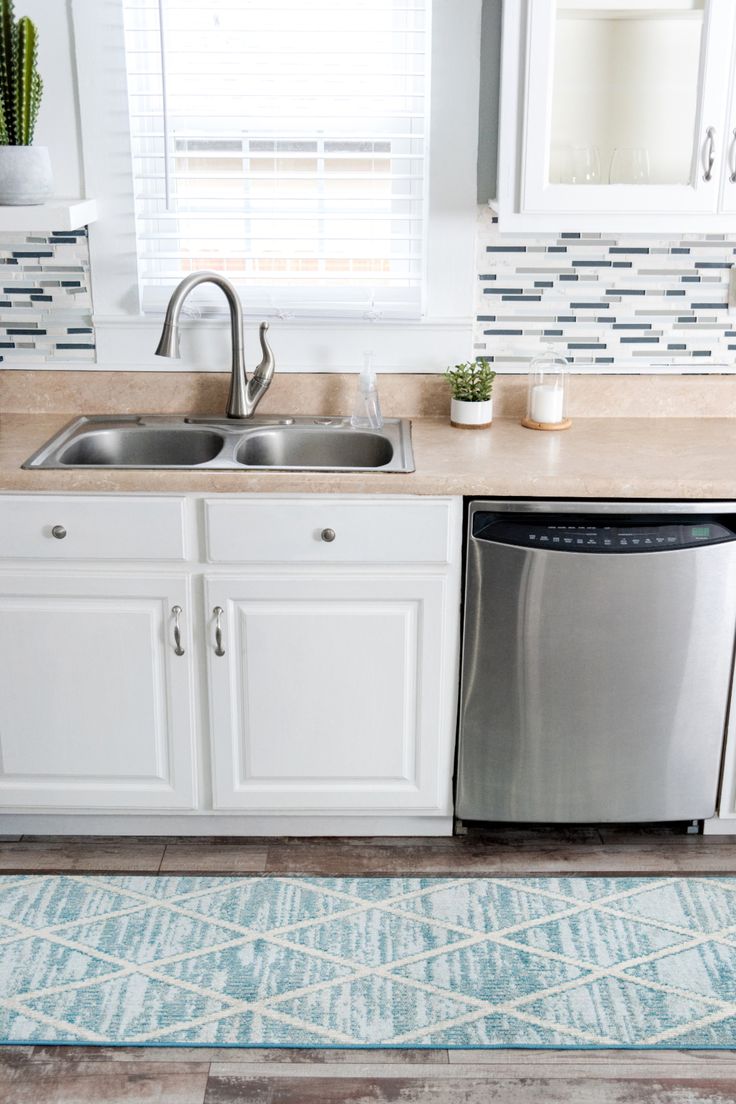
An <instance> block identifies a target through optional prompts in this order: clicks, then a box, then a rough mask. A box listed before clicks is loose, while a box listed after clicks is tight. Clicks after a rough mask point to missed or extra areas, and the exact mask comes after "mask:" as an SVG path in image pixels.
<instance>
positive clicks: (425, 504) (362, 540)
mask: <svg viewBox="0 0 736 1104" xmlns="http://www.w3.org/2000/svg"><path fill="white" fill-rule="evenodd" d="M452 506H453V503H452V500H450V499H440V500H437V499H416V500H414V499H401V500H397V499H392V500H389V501H386V500H385V499H383V500H377V499H371V498H363V499H344V498H331V497H329V496H327V497H324V498H314V497H310V498H308V499H307V498H305V499H275V498H272V499H263V498H261V499H258V500H254V499H250V500H247V501H243V499H225V500H214V499H209V500H208V501H207V502H206V503H205V516H206V531H207V556H208V559H209V560H210V562H211V563H401V562H407V563H408V562H411V563H447V562H448V561H449V560H450V558H451V555H450V550H451V548H452V547H453V544H452V541H451V535H452V527H451V518H452V517H454V511H453V509H452ZM456 520H457V528H458V531H459V527H460V522H459V519H456ZM332 534H334V537H332ZM330 537H332V539H329V538H330Z"/></svg>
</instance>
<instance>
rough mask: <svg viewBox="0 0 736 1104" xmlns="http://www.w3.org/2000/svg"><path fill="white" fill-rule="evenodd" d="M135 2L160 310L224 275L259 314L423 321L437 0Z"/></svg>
mask: <svg viewBox="0 0 736 1104" xmlns="http://www.w3.org/2000/svg"><path fill="white" fill-rule="evenodd" d="M123 5H124V12H125V25H126V52H127V66H128V88H129V106H130V121H131V140H132V151H133V172H134V177H135V193H136V215H137V228H138V241H139V271H140V279H141V284H142V288H143V297H144V303H150V304H152V305H154V306H157V307H158V306H160V304H161V299H162V296H163V295H165V293H166V290H167V288H170V287H171V286H172V285H173V283H174V282H176V281H178V280H179V279H181V278H182V277H183V276H185V275H187V274H188V273H189V272H191V271H195V270H196V269H197V268H205V267H206V268H214V269H216V270H220V271H222V272H223V273H225V274H226V275H228V277H229V278H230V279H232V280H233V281H234V282H235V283H236V284H237V283H240V284H242V285H243V286H244V287H247V297H246V299H247V304H248V306H249V307H250V308H254V309H263V310H266V311H268V310H272V311H274V312H276V313H278V312H279V310H280V309H281V308H282V305H283V304H286V306H285V307H284V309H287V308H288V312H289V313H297V314H299V313H313V314H316V315H317V316H320V317H322V316H325V317H326V316H327V315H329V314H344V315H346V316H350V315H355V314H357V315H358V316H360V317H380V316H382V315H384V314H385V316H386V317H391V318H396V317H407V316H416V315H417V314H418V313H419V311H420V308H421V291H422V274H423V269H424V206H425V191H426V172H425V156H426V133H427V119H426V115H425V113H426V108H427V106H428V100H427V87H426V81H427V76H426V69H427V64H428V56H429V55H428V49H429V43H428V22H429V18H428V16H429V0H333V2H332V3H330V0H270V2H268V3H265V2H264V0H123ZM219 303H220V299H218V297H217V296H215V297H214V299H213V304H214V308H215V309H218V304H219Z"/></svg>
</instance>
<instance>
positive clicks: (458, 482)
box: [0, 413, 736, 499]
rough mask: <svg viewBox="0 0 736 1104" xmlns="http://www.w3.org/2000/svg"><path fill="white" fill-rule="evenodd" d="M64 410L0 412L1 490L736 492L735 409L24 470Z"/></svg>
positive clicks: (434, 428)
mask: <svg viewBox="0 0 736 1104" xmlns="http://www.w3.org/2000/svg"><path fill="white" fill-rule="evenodd" d="M74 417H75V415H74V414H58V413H57V414H0V492H2V491H25V492H30V491H44V492H47V493H48V492H54V491H57V492H70V491H77V492H88V491H96V492H100V491H103V492H121V491H122V492H126V491H127V492H141V491H143V492H153V493H166V492H169V491H174V492H186V491H191V492H197V491H199V492H206V493H224V494H233V493H238V492H242V493H252V492H254V491H262V492H267V493H269V494H279V493H285V494H294V493H312V494H371V493H374V494H421V495H503V496H513V497H523V496H530V497H547V498H550V497H556V496H559V497H563V498H577V497H580V498H652V499H654V498H683V499H688V498H690V499H696V498H703V499H718V498H723V499H736V418H664V417H660V418H577V419H575V423H574V425H573V427H572V429H570V430H568V431H566V432H562V433H543V432H535V431H533V430H528V429H524V428H522V427H521V426H520V425H519V424H518V422H517V421H515V420H512V419H509V418H499V419H496V420H495V421H494V423H493V427H492V429H490V430H462V429H453V428H452V427H451V426H450V424H449V422H448V421H447V419H445V418H415V419H413V420H412V440H413V445H414V458H415V462H416V471H415V472H412V473H411V474H406V475H402V474H398V473H395V474H389V473H379V472H375V473H373V472H369V473H366V472H355V473H346V472H324V473H321V472H265V471H103V470H84V469H80V468H76V469H68V470H65V471H58V470H56V471H52V470H48V471H44V470H35V471H23V470H22V469H21V466H20V465H21V464H22V463H23V461H24V460H25V459H27V457H29V456H30V455H31V454H32V453H33V452H35V451H36V449H38V448H40V446H41V445H42V444H43V443H44V442H45V441H46V440H48V438H49V437H51V436H52V435H53V434H54V433H55V432H56V431H57V430H58V429H60V428H61V426H63V425H65V424H66V423H67V422H69V421H71V420H72V418H74Z"/></svg>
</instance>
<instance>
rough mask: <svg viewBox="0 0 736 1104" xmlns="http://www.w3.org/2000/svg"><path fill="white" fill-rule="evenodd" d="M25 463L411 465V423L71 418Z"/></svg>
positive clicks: (401, 468) (306, 467)
mask: <svg viewBox="0 0 736 1104" xmlns="http://www.w3.org/2000/svg"><path fill="white" fill-rule="evenodd" d="M23 467H24V468H183V469H187V470H188V469H191V470H194V469H196V470H212V471H219V470H224V471H227V470H236V471H243V470H248V469H260V470H263V469H271V470H290V471H310V470H323V471H324V470H328V471H384V472H385V471H390V472H411V471H414V457H413V454H412V448H411V424H410V422H409V421H408V419H406V418H387V419H386V420H385V422H384V425H383V427H382V428H381V429H380V430H379V429H375V430H374V429H371V430H363V429H354V428H353V427H352V426H351V424H350V419H349V418H342V417H334V418H329V417H304V416H300V417H293V418H292V417H288V416H283V417H278V416H273V417H267V416H263V417H252V418H248V419H247V420H242V421H241V420H239V419H232V420H231V419H228V418H221V417H219V416H213V417H207V416H204V415H197V416H190V417H184V416H181V415H180V416H176V415H135V414H130V415H123V416H120V417H111V416H109V415H108V416H105V415H99V416H85V417H81V418H76V419H75V420H74V421H73V422H70V423H69V425H67V426H65V427H64V428H63V429H62V430H60V432H59V433H57V434H56V435H55V436H54V437H52V438H51V439H50V440H49V441H47V442H46V444H45V445H43V446H42V447H41V448H40V449H39V450H38V451H37V452H35V453H34V454H33V456H30V457H29V458H28V460H26V462H25V463H24V464H23Z"/></svg>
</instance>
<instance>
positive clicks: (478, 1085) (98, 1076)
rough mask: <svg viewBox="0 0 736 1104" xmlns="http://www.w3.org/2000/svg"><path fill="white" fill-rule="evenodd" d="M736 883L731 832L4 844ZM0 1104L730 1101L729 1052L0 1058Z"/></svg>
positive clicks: (61, 858) (112, 1052)
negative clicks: (706, 877) (731, 877)
mask: <svg viewBox="0 0 736 1104" xmlns="http://www.w3.org/2000/svg"><path fill="white" fill-rule="evenodd" d="M67 871H87V872H95V873H123V872H124V873H148V874H150V873H157V872H161V873H168V872H176V873H189V874H198V873H201V874H237V873H242V874H252V873H270V874H280V873H291V874H323V875H340V874H345V875H356V874H363V875H379V874H405V875H420V874H425V875H430V874H438V875H439V874H458V875H462V874H478V875H482V874H492V875H494V876H514V875H522V874H523V875H528V874H560V873H564V874H571V873H575V874H622V875H626V874H673V873H677V874H684V873H698V874H704V873H711V874H736V837H728V836H725V837H723V836H721V837H718V836H710V837H703V836H687V835H684V834H682V833H681V832H680V831H676V830H667V829H662V828H653V829H651V830H649V831H647V830H645V829H644V830H637V831H634V830H630V829H594V828H585V829H574V830H557V829H536V830H532V829H530V830H523V829H514V830H509V829H500V830H498V831H493V830H488V831H485V832H472V831H471V832H470V833H469V834H468V835H467V836H463V837H457V838H453V839H427V840H420V839H393V840H392V839H377V838H375V839H318V840H296V839H277V840H271V839H248V840H193V839H180V838H177V839H164V840H161V839H158V840H151V839H136V838H133V839H121V840H110V839H103V838H99V837H93V838H87V839H84V840H70V839H65V840H61V839H56V838H47V837H14V838H8V837H1V838H0V872H2V873H10V872H13V873H26V872H27V873H34V872H35V873H40V872H46V873H49V872H54V873H63V872H67ZM0 1102H2V1104H236V1102H237V1104H394V1102H395V1104H419V1102H421V1104H425V1102H426V1104H558V1102H559V1104H599V1102H600V1104H727V1102H728V1104H736V1051H715V1052H714V1051H709V1052H701V1051H670V1052H663V1051H579V1052H570V1051H567V1052H554V1051H534V1050H532V1051H508V1050H507V1051H449V1052H448V1051H446V1050H437V1051H391V1050H371V1051H329V1050H319V1051H290V1050H239V1049H238V1050H232V1049H217V1048H212V1049H200V1048H191V1049H186V1048H184V1049H181V1048H177V1049H175V1050H172V1049H167V1048H165V1047H161V1048H149V1047H147V1048H140V1049H138V1048H134V1047H125V1048H104V1047H103V1048H100V1047H3V1048H0Z"/></svg>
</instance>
